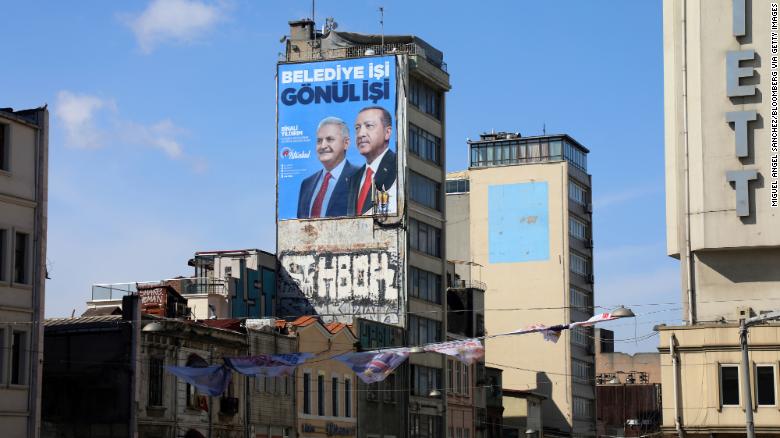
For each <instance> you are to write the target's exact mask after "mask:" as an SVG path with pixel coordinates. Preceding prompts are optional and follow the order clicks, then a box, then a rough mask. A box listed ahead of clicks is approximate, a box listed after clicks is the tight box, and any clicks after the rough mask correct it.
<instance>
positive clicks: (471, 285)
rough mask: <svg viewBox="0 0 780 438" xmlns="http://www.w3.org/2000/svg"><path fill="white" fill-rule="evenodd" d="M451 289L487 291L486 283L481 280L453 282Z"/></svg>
mask: <svg viewBox="0 0 780 438" xmlns="http://www.w3.org/2000/svg"><path fill="white" fill-rule="evenodd" d="M450 289H479V290H481V291H483V292H484V291H486V290H487V285H485V282H483V281H479V280H461V279H457V280H453V281H452V284H451V285H450Z"/></svg>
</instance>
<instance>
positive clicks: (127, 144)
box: [0, 0, 680, 352]
mask: <svg viewBox="0 0 780 438" xmlns="http://www.w3.org/2000/svg"><path fill="white" fill-rule="evenodd" d="M453 5H454V3H452V2H443V1H442V2H433V1H431V2H419V1H415V2H412V1H394V2H388V1H384V2H381V1H378V0H371V1H362V2H356V1H335V0H329V1H323V0H321V1H319V2H318V3H317V11H316V18H317V22H318V24H321V23H323V22H324V18H325V17H330V16H332V17H335V19H336V21H337V22H338V23H339V30H343V31H352V32H362V33H378V32H379V14H378V8H379V6H384V8H385V32H386V33H387V34H415V35H417V36H420V37H421V38H423V39H425V40H426V41H428V42H429V43H431V44H432V45H434V46H435V47H437V48H439V49H441V50H442V51H443V52H444V53H445V61H446V62H447V64H448V66H449V73H450V76H451V82H452V87H453V88H452V91H451V92H450V93H449V95H448V97H447V122H448V128H447V133H446V136H447V168H448V169H449V170H459V169H462V168H465V167H466V164H467V163H466V143H465V140H466V138H467V137H471V138H476V137H478V135H479V133H480V132H484V131H489V130H491V129H496V130H505V131H520V132H521V133H523V134H524V135H538V134H541V133H542V128H543V126H544V127H546V130H547V132H548V133H568V134H570V135H571V136H573V137H574V138H576V139H577V140H578V141H580V142H581V143H582V144H584V145H586V146H587V147H588V148H590V150H591V154H590V157H589V171H590V173H591V174H592V175H593V187H594V188H593V192H594V195H593V196H594V205H595V212H594V223H595V225H594V240H595V242H596V249H595V273H596V304H597V305H600V306H604V307H613V306H615V305H617V304H621V303H624V304H627V305H633V307H634V310H635V311H636V312H637V314H639V315H640V316H639V318H637V320H636V321H617V322H612V323H609V325H608V326H606V327H607V328H612V329H615V330H616V331H617V334H616V338H617V339H620V340H625V341H619V342H618V343H617V346H616V347H617V348H618V349H620V350H623V351H628V352H633V351H650V350H653V349H654V348H655V346H656V345H657V338H650V339H648V340H645V341H636V340H634V339H633V338H635V337H640V338H641V337H643V336H644V335H647V334H650V333H651V332H652V326H653V325H654V324H658V323H661V322H675V321H679V317H680V310H679V307H680V306H679V304H667V305H662V306H659V305H657V304H658V303H679V268H678V264H677V262H676V261H675V260H673V259H671V258H669V257H667V256H666V255H665V231H664V228H665V223H664V220H665V214H664V178H663V58H662V43H663V42H662V21H661V5H660V3H659V2H655V1H641V2H638V1H636V2H635V1H632V2H615V1H607V0H591V1H588V2H582V1H574V0H571V1H544V2H539V1H507V2H496V1H487V2H478V3H463V4H458V6H457V7H453ZM310 8H311V3H310V2H309V1H304V0H290V1H284V2H259V1H249V0H218V1H207V0H202V1H201V0H167V1H163V0H152V1H134V2H105V1H98V0H94V1H87V0H84V1H81V2H79V3H78V7H74V6H73V5H72V4H70V3H68V2H55V1H48V2H10V3H8V4H6V5H4V7H3V9H4V11H3V14H1V15H0V37H2V38H3V40H4V41H6V42H8V44H6V45H5V47H4V52H5V56H4V59H5V60H6V61H7V63H6V64H5V65H4V66H3V68H2V69H0V83H2V84H3V93H2V95H0V106H12V107H14V108H29V107H35V106H38V105H42V104H48V105H49V109H50V111H51V134H50V178H49V184H50V191H49V201H50V202H49V247H48V265H49V271H50V275H51V277H52V279H51V280H50V281H49V282H48V283H47V291H46V302H47V303H46V304H47V305H46V315H47V316H48V317H52V316H64V315H70V313H71V312H72V311H73V310H74V309H75V312H76V314H77V315H78V314H80V313H81V312H82V311H83V309H84V307H85V306H84V301H86V300H87V299H88V298H89V297H90V285H91V284H93V283H101V282H125V281H144V280H157V279H161V278H169V277H172V276H176V275H191V273H192V272H191V268H189V267H188V266H187V265H186V263H187V259H188V258H189V257H191V256H192V254H193V252H195V251H198V250H213V249H236V248H252V247H254V248H262V249H268V250H273V245H274V215H273V207H272V206H273V205H274V172H275V170H274V159H273V157H274V130H275V126H274V111H275V108H274V87H275V82H274V72H275V63H276V60H277V57H278V53H279V52H280V51H281V50H282V44H280V43H279V39H280V38H281V37H282V36H283V35H285V34H287V33H288V26H287V22H288V21H289V20H294V19H299V18H303V17H306V16H309V15H310V13H311V12H310V11H311V9H310ZM443 11H447V13H446V15H442V13H443ZM487 317H489V311H488V316H487ZM530 322H533V321H529V323H530Z"/></svg>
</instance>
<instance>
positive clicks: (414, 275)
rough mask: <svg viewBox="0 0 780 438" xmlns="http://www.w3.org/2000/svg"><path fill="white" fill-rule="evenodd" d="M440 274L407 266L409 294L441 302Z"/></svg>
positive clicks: (433, 301)
mask: <svg viewBox="0 0 780 438" xmlns="http://www.w3.org/2000/svg"><path fill="white" fill-rule="evenodd" d="M441 290H442V288H441V275H439V274H434V273H433V272H429V271H424V270H422V269H418V268H415V267H413V266H410V267H409V294H410V295H411V296H413V297H415V298H419V299H421V300H425V301H430V302H432V303H436V304H441Z"/></svg>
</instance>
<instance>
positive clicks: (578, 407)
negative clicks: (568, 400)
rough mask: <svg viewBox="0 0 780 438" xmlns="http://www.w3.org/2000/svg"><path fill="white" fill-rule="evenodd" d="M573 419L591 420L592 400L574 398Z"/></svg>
mask: <svg viewBox="0 0 780 438" xmlns="http://www.w3.org/2000/svg"><path fill="white" fill-rule="evenodd" d="M573 402H574V403H573V404H574V406H573V407H574V418H578V419H590V418H593V400H590V399H587V398H582V397H574V398H573Z"/></svg>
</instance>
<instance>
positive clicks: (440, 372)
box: [277, 20, 450, 437]
mask: <svg viewBox="0 0 780 438" xmlns="http://www.w3.org/2000/svg"><path fill="white" fill-rule="evenodd" d="M442 58H443V54H442V53H441V52H440V51H438V50H436V49H435V48H433V47H432V46H430V45H429V44H427V43H426V42H425V41H423V40H421V39H420V38H417V37H414V36H392V35H384V36H380V35H361V34H355V33H349V32H336V31H335V30H332V29H330V28H329V26H326V27H325V31H324V33H323V32H320V31H318V30H316V28H315V26H314V22H312V21H311V20H301V21H295V22H291V23H290V35H289V36H288V37H287V40H286V53H285V60H284V61H283V62H281V63H280V64H279V66H278V71H279V74H278V81H279V82H278V83H279V103H278V116H277V117H278V121H279V122H278V123H279V131H278V132H277V136H278V146H279V150H278V155H277V163H278V166H277V168H278V175H277V181H278V184H277V200H278V202H277V204H278V205H277V248H278V258H279V266H280V271H279V310H278V312H277V314H280V315H290V316H294V315H302V314H320V315H322V318H323V320H324V321H326V322H331V321H338V322H344V323H353V322H354V319H355V318H363V319H367V320H374V321H378V322H381V323H385V324H391V325H395V326H398V327H401V328H403V329H405V330H407V334H406V341H407V342H408V343H409V344H411V345H421V344H425V343H429V342H435V341H443V340H444V335H445V333H446V318H445V310H446V301H445V297H444V292H445V285H444V281H443V279H444V277H445V274H446V258H445V253H444V242H445V234H446V230H445V227H444V223H445V220H444V218H445V202H444V190H443V188H442V186H443V184H444V181H445V167H444V165H445V162H446V160H445V158H446V156H445V149H446V148H445V144H446V139H445V128H446V125H445V120H446V111H445V108H446V105H445V94H446V92H447V91H448V90H449V89H450V84H449V74H448V73H447V70H446V64H445V63H444V62H443V59H442ZM377 66H379V67H381V68H380V70H377ZM366 71H368V72H369V73H367V75H368V76H364V72H366ZM328 75H338V77H340V78H341V79H343V82H338V80H337V81H334V82H332V79H333V78H335V77H337V76H333V77H331V76H328ZM358 75H359V77H361V78H366V79H365V80H362V81H360V80H357V79H355V77H357V76H358ZM379 77H384V79H382V80H381V82H380V80H378V79H377V78H379ZM323 78H324V79H323ZM347 79H349V80H353V82H351V83H350V82H349V81H348V80H347ZM372 81H373V82H372ZM342 84H343V86H342ZM350 87H351V88H350ZM340 93H351V94H350V96H351V97H350V98H349V99H346V98H344V97H343V95H342V94H340ZM365 93H375V94H371V96H373V97H372V98H371V99H370V101H366V96H367V94H365ZM361 99H362V100H361ZM325 102H327V103H328V104H327V105H325ZM351 102H358V103H351ZM361 102H362V103H361ZM315 104H316V105H319V106H314V105H315ZM301 105H307V106H305V108H306V109H307V110H306V111H303V112H296V111H298V109H297V107H301ZM350 105H351V106H350ZM377 106H382V108H384V109H385V110H386V112H385V113H384V116H383V117H381V122H380V121H378V122H376V123H377V126H380V127H381V129H382V133H381V135H380V136H383V137H384V139H385V148H386V149H385V152H383V153H382V154H383V155H380V156H379V157H376V158H374V157H372V156H371V148H369V147H368V146H367V145H368V144H373V143H371V141H372V139H373V138H374V137H373V136H372V135H366V134H365V133H364V132H366V130H367V129H369V128H368V125H367V124H366V123H364V122H365V121H366V120H365V119H363V118H361V116H362V115H366V116H371V115H375V116H376V117H379V115H380V114H381V110H379V109H377ZM361 108H362V109H361ZM320 112H321V114H320ZM315 113H316V114H320V116H319V117H317V119H316V120H314V119H305V118H306V117H310V118H311V117H314V116H313V115H312V114H315ZM335 116H338V117H336V120H333V119H334V117H335ZM328 125H330V126H334V125H336V126H340V127H341V129H340V132H339V133H336V134H334V135H331V136H328V135H325V134H321V133H322V132H324V130H322V128H323V127H325V128H327V127H328ZM358 129H361V130H362V131H358ZM315 137H317V138H316V139H315ZM332 138H337V139H339V143H338V144H339V146H338V148H340V149H339V150H341V149H345V150H346V152H345V154H346V157H347V158H346V161H343V162H341V164H339V165H337V166H336V167H334V168H331V167H330V166H329V161H330V160H331V155H330V153H332V151H330V150H329V149H328V148H330V147H324V146H323V148H321V149H318V146H317V144H318V142H324V143H323V144H325V143H327V142H329V141H331V140H330V139H332ZM371 147H373V146H371ZM357 151H359V153H357ZM315 157H316V158H318V159H319V162H320V163H322V165H320V163H317V160H315ZM374 159H375V161H371V160H374ZM307 160H308V161H309V162H311V163H313V164H312V167H310V168H309V167H306V162H307ZM347 162H349V163H351V164H350V165H349V166H347V164H346V163H347ZM376 162H379V167H378V168H376V169H375V167H376V164H375V163H376ZM388 163H389V164H388ZM342 166H343V167H342ZM321 169H324V170H321ZM339 169H341V170H339ZM348 169H357V170H352V171H350V170H348ZM369 169H371V170H372V173H371V174H369V173H368V170H369ZM326 170H327V172H325V171H326ZM331 171H333V172H335V173H334V174H339V177H338V178H336V181H335V182H334V183H333V184H335V186H334V187H335V188H334V189H332V191H328V190H329V189H327V188H323V187H329V186H327V185H326V184H325V182H323V181H330V180H329V179H327V178H330V176H331ZM349 172H352V173H350V174H349V175H351V176H348V177H345V175H347V174H348V173H349ZM307 175H309V176H307ZM350 178H351V179H350ZM315 192H316V193H315ZM320 192H321V193H322V195H320ZM367 206H370V208H367ZM409 362H410V365H409V372H408V374H401V375H400V376H401V378H404V379H406V378H408V379H410V380H409V381H408V382H406V381H405V382H398V385H399V387H401V388H410V391H409V392H401V393H399V396H402V397H404V398H405V401H404V403H405V406H408V416H407V412H404V413H403V416H402V417H400V418H397V419H396V423H398V424H407V425H408V433H409V434H410V435H411V436H415V437H417V436H419V437H441V436H443V433H444V428H445V412H446V403H445V400H444V399H443V398H442V397H441V396H431V394H432V393H433V394H435V393H437V392H441V390H442V389H443V385H444V369H445V361H444V358H443V357H442V356H441V355H438V354H429V353H426V354H415V355H413V356H412V357H411V358H410V361H409ZM387 436H390V435H389V434H388V435H387Z"/></svg>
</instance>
